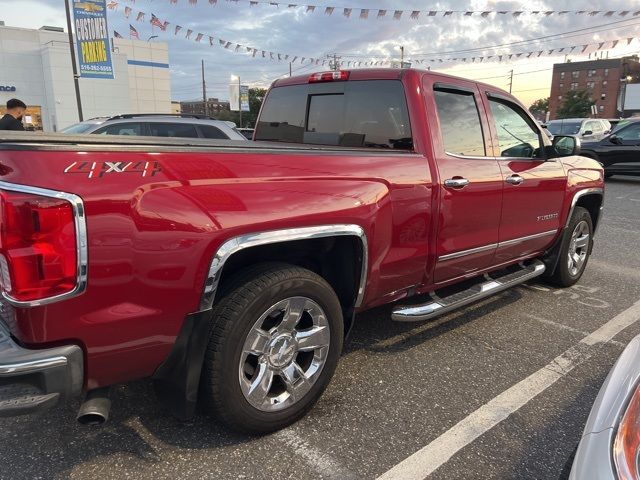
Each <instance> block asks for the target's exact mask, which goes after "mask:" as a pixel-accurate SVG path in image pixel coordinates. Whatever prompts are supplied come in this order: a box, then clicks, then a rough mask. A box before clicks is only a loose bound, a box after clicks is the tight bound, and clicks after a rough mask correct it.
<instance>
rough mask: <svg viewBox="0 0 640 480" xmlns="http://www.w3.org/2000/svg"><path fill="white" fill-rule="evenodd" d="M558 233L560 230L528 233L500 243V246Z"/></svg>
mask: <svg viewBox="0 0 640 480" xmlns="http://www.w3.org/2000/svg"><path fill="white" fill-rule="evenodd" d="M556 233H558V230H547V231H546V232H541V233H534V234H533V235H527V236H526V237H519V238H514V239H513V240H505V241H504V242H500V243H498V248H500V247H508V246H509V245H516V244H518V243H522V242H526V241H527V240H534V239H536V238H542V237H548V236H550V235H555V234H556Z"/></svg>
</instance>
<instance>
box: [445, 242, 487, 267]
mask: <svg viewBox="0 0 640 480" xmlns="http://www.w3.org/2000/svg"><path fill="white" fill-rule="evenodd" d="M494 248H498V244H497V243H490V244H489V245H483V246H481V247H476V248H470V249H469V250H460V251H459V252H453V253H447V254H446V255H441V256H439V257H438V261H440V262H442V261H445V260H453V259H454V258H460V257H465V256H467V255H473V254H474V253H480V252H486V251H487V250H491V249H494Z"/></svg>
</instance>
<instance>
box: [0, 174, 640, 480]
mask: <svg viewBox="0 0 640 480" xmlns="http://www.w3.org/2000/svg"><path fill="white" fill-rule="evenodd" d="M605 204H606V206H605V215H604V220H603V222H602V224H601V225H600V227H599V231H598V234H597V236H596V244H595V248H594V254H593V256H592V258H591V260H590V263H589V266H588V267H587V271H586V273H585V275H584V277H583V278H582V280H581V281H580V282H579V284H578V285H576V286H575V287H573V288H570V289H567V290H557V289H553V288H550V287H548V286H546V285H544V284H543V283H538V282H534V283H531V284H528V285H524V286H521V287H518V288H515V289H512V290H510V291H507V292H504V293H502V294H500V295H498V296H495V297H493V298H490V299H488V300H486V301H484V302H482V303H480V304H476V305H473V306H470V307H468V308H466V309H464V310H461V311H458V312H455V313H452V314H450V315H447V316H446V317H443V318H439V319H437V320H435V321H432V322H428V323H419V324H399V323H394V322H391V320H390V314H389V313H390V308H389V307H385V308H380V309H376V310H374V311H370V312H367V313H364V314H362V315H360V316H359V317H358V319H357V323H356V326H355V328H354V331H353V333H352V336H351V340H350V342H349V344H348V346H347V348H346V351H345V353H344V355H343V357H342V360H341V362H340V365H339V367H338V371H337V373H336V376H335V377H334V380H333V381H332V383H331V385H330V387H329V389H328V391H327V392H326V393H325V395H324V396H323V397H322V399H321V400H320V402H319V403H318V404H317V406H316V407H315V408H314V409H313V410H312V411H311V413H310V414H309V415H308V416H307V417H306V418H304V419H303V420H302V421H300V422H299V423H297V424H296V425H294V426H292V427H290V428H288V429H286V430H284V431H281V432H278V433H275V434H272V435H269V436H265V437H262V438H249V437H246V436H241V435H236V434H233V433H230V432H228V431H225V430H223V429H222V428H221V427H219V426H218V425H216V424H215V423H214V422H213V421H211V420H210V419H208V418H206V417H204V416H198V418H196V419H195V420H194V421H193V422H190V423H180V422H178V421H177V420H175V419H173V418H172V417H171V416H169V415H168V414H166V413H165V412H163V411H162V410H161V408H160V406H159V404H158V403H157V401H156V399H155V395H154V392H153V388H152V385H151V383H150V382H147V381H142V382H137V383H132V384H128V385H124V386H120V387H118V388H117V389H115V390H114V392H113V407H112V409H111V418H110V420H109V422H108V423H107V424H106V425H105V426H103V427H97V428H90V427H82V426H80V425H78V424H76V423H75V414H76V409H75V408H76V406H75V405H74V406H69V407H61V408H58V409H56V410H53V411H51V412H49V413H47V414H43V415H40V416H31V417H18V418H14V419H0V458H1V459H2V460H0V464H1V468H0V477H2V478H7V479H9V478H10V479H18V478H105V479H106V478H129V477H131V478H154V479H161V478H296V479H300V478H327V479H346V478H371V479H373V478H377V477H379V476H384V478H412V476H413V477H415V478H421V477H423V476H424V475H425V474H426V473H429V474H430V476H429V477H428V478H433V479H460V478H464V479H473V478H483V479H488V478H501V479H515V478H523V479H524V478H535V479H557V478H566V476H567V475H568V472H569V469H570V466H571V460H572V453H573V451H574V449H575V447H576V445H577V442H578V440H579V438H580V435H581V431H582V428H583V425H584V422H585V421H586V418H587V415H588V413H589V410H590V408H591V404H592V403H593V400H594V399H595V396H596V394H597V392H598V389H599V387H600V385H601V383H602V381H603V380H604V378H605V376H606V374H607V372H608V371H609V369H610V368H611V366H612V365H613V363H614V361H615V360H616V358H617V357H618V355H619V354H620V353H621V352H622V350H623V348H624V346H625V345H626V344H627V343H628V342H629V341H630V340H631V339H632V338H633V337H634V336H635V335H637V334H640V321H638V320H640V303H639V302H640V255H639V254H638V245H639V243H640V178H633V177H628V178H624V177H617V178H616V177H614V178H612V179H610V180H608V181H607V192H606V198H605ZM414 454H415V455H414ZM409 457H410V458H409ZM407 459H408V460H407Z"/></svg>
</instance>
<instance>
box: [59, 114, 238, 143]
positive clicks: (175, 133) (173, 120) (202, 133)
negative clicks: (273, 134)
mask: <svg viewBox="0 0 640 480" xmlns="http://www.w3.org/2000/svg"><path fill="white" fill-rule="evenodd" d="M61 132H62V133H69V134H84V133H87V134H97V135H136V136H143V137H182V138H209V139H217V140H243V141H246V140H247V138H246V137H245V136H244V135H242V134H241V133H240V132H238V130H237V129H236V126H235V123H233V122H224V121H222V120H212V119H210V118H208V117H204V116H199V115H186V114H180V115H169V114H167V115H163V114H156V115H152V114H147V115H145V114H138V115H136V114H130V115H117V116H115V117H100V118H92V119H91V120H87V121H84V122H80V123H76V124H75V125H71V126H70V127H67V128H65V129H63V130H61Z"/></svg>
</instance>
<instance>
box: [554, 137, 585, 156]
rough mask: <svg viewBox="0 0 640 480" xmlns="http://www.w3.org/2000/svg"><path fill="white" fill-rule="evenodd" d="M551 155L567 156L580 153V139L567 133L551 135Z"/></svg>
mask: <svg viewBox="0 0 640 480" xmlns="http://www.w3.org/2000/svg"><path fill="white" fill-rule="evenodd" d="M551 144H552V152H551V153H552V157H551V158H554V157H568V156H570V155H579V154H580V139H579V138H577V137H571V136H569V135H556V136H555V137H553V140H552V142H551Z"/></svg>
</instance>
